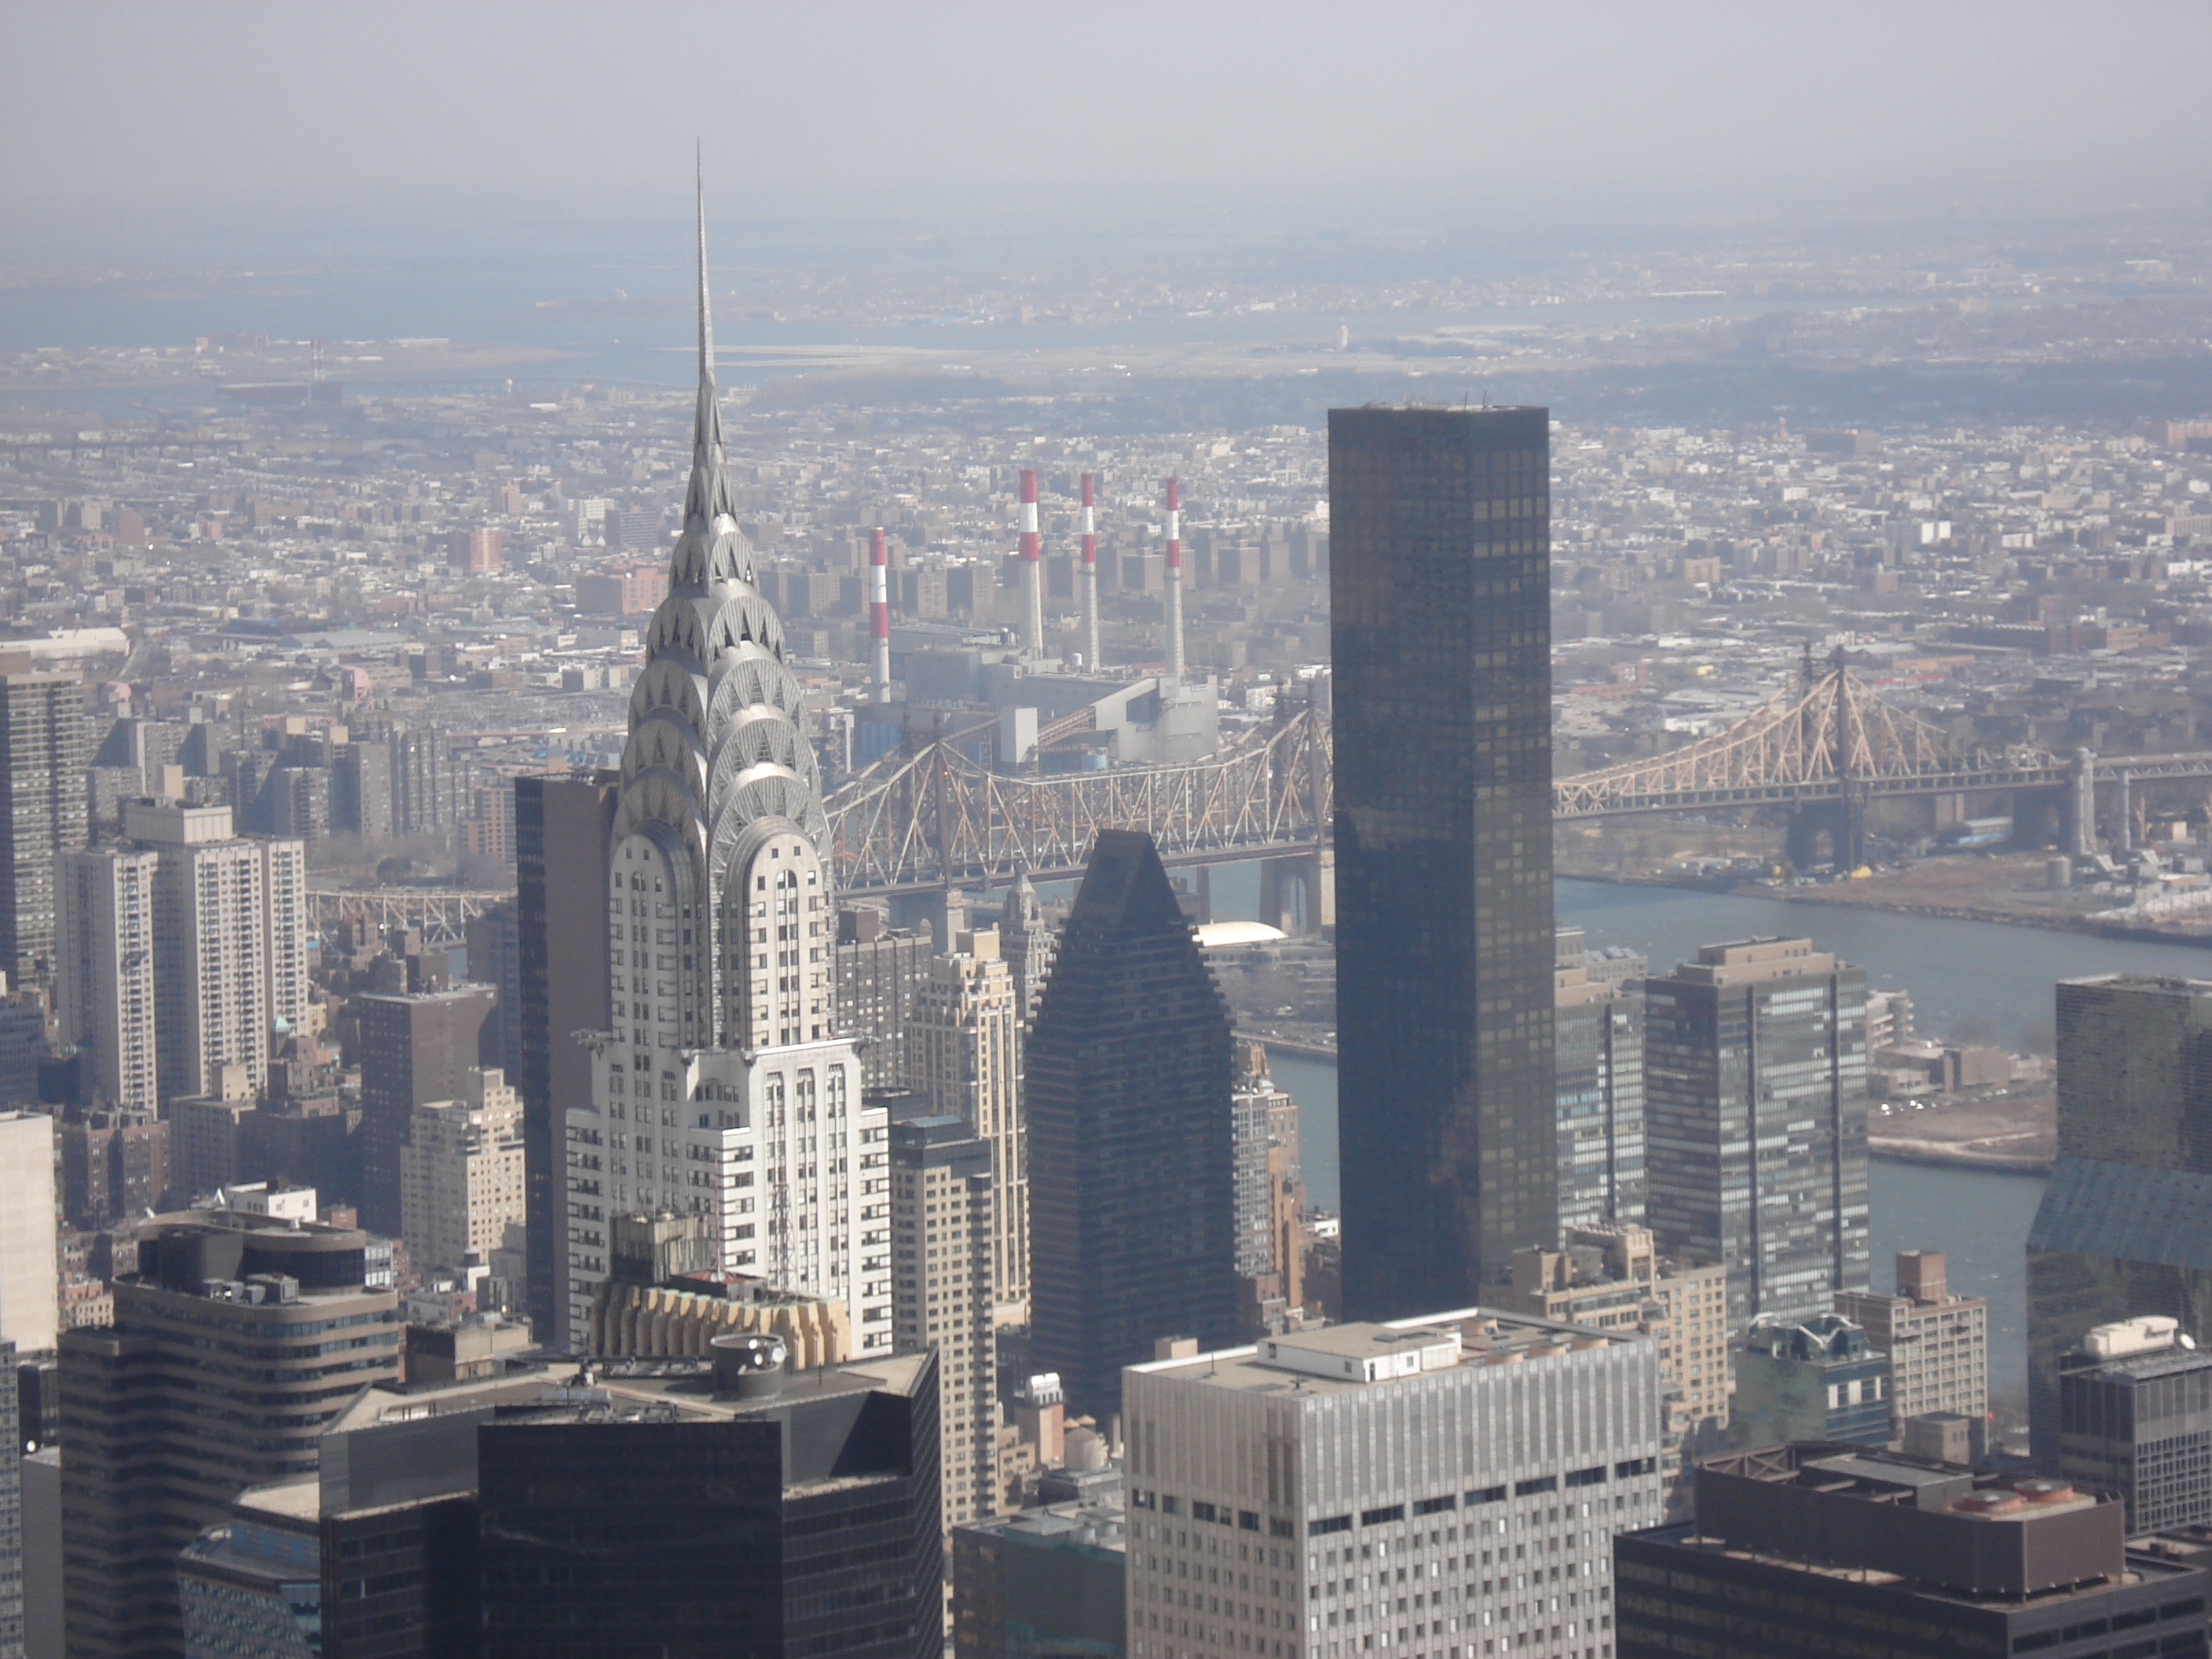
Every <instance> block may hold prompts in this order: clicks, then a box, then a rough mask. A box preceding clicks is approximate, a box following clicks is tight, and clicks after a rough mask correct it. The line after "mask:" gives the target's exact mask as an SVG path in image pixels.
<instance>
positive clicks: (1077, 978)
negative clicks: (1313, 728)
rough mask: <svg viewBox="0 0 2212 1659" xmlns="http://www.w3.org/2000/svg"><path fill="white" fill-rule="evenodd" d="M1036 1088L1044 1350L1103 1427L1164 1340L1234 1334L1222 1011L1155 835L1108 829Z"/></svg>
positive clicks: (1033, 1237)
mask: <svg viewBox="0 0 2212 1659" xmlns="http://www.w3.org/2000/svg"><path fill="white" fill-rule="evenodd" d="M1028 1085H1029V1099H1028V1106H1029V1125H1030V1158H1029V1164H1030V1328H1031V1336H1032V1343H1033V1357H1034V1361H1035V1364H1036V1368H1037V1370H1040V1371H1057V1372H1059V1373H1060V1381H1061V1383H1062V1385H1063V1386H1064V1387H1065V1388H1066V1391H1067V1395H1068V1399H1069V1401H1070V1402H1071V1404H1072V1405H1073V1407H1074V1408H1075V1409H1076V1410H1079V1411H1085V1412H1090V1413H1094V1414H1096V1415H1097V1417H1098V1418H1099V1419H1100V1420H1101V1421H1102V1422H1103V1420H1104V1419H1105V1417H1106V1415H1107V1413H1111V1412H1115V1411H1118V1410H1119V1409H1120V1408H1121V1367H1122V1366H1124V1365H1127V1364H1139V1363H1141V1362H1144V1361H1146V1360H1149V1359H1151V1358H1152V1357H1153V1344H1154V1343H1155V1342H1157V1341H1158V1340H1159V1339H1161V1338H1162V1337H1171V1336H1190V1337H1196V1338H1197V1339H1198V1340H1199V1342H1200V1346H1201V1347H1205V1348H1213V1347H1219V1346H1226V1345H1228V1344H1230V1343H1232V1342H1234V1341H1236V1340H1237V1336H1238V1329H1237V1261H1236V1235H1235V1215H1236V1187H1235V1176H1234V1173H1233V1170H1232V1162H1231V1104H1230V1097H1231V1092H1232V1074H1231V1054H1230V1018H1229V1008H1228V1005H1227V1004H1226V1003H1225V1001H1224V1000H1222V996H1221V993H1220V991H1219V990H1218V988H1217V987H1216V986H1215V984H1214V982H1213V975H1212V970H1211V969H1208V968H1207V967H1206V960H1205V957H1203V955H1202V954H1201V953H1200V950H1199V945H1198V941H1197V939H1195V938H1194V936H1193V935H1192V933H1191V929H1190V924H1189V923H1188V921H1187V920H1186V919H1185V918H1184V916H1183V914H1182V907H1181V906H1180V905H1179V904H1178V903H1177V902H1176V895H1175V890H1174V888H1173V887H1171V886H1170V885H1169V883H1168V876H1167V872H1166V870H1165V869H1164V868H1163V867H1162V866H1161V864H1160V855H1159V852H1158V848H1155V847H1154V846H1153V845H1152V838H1151V837H1150V836H1145V835H1141V834H1139V833H1137V832H1135V831H1133V830H1127V829H1107V830H1102V831H1100V832H1099V836H1098V839H1097V843H1096V844H1095V845H1094V847H1093V848H1092V849H1091V866H1090V868H1089V870H1088V871H1087V872H1085V875H1084V878H1083V886H1082V889H1081V890H1079V892H1078V893H1077V894H1076V896H1075V908H1074V909H1073V911H1072V912H1070V914H1069V915H1068V918H1067V925H1066V931H1065V932H1064V933H1062V934H1061V935H1060V951H1059V956H1058V958H1057V960H1056V961H1055V962H1054V964H1053V969H1052V976H1051V978H1050V979H1049V980H1048V981H1046V983H1045V987H1044V991H1043V994H1042V997H1041V998H1040V999H1039V1001H1038V1005H1037V1012H1036V1024H1035V1026H1034V1027H1033V1028H1032V1029H1031V1030H1030V1038H1029V1048H1028Z"/></svg>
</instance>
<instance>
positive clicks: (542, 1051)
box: [508, 772, 620, 1347]
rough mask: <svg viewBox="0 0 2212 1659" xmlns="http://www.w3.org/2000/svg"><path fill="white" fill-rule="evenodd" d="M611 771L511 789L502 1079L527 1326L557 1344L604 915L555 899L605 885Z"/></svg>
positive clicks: (563, 1315) (524, 782)
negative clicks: (510, 964)
mask: <svg viewBox="0 0 2212 1659" xmlns="http://www.w3.org/2000/svg"><path fill="white" fill-rule="evenodd" d="M619 793H620V790H619V788H618V787H617V777H616V775H614V774H613V773H611V772H602V773H599V774H598V775H575V776H562V777H526V778H517V779H516V780H515V781H514V875H515V974H516V984H517V996H516V1003H515V1006H516V1011H517V1012H516V1018H515V1022H514V1024H513V1028H512V1029H513V1036H514V1039H515V1042H516V1043H517V1045H518V1050H519V1052H518V1056H517V1058H515V1059H514V1060H511V1061H510V1062H509V1064H510V1066H511V1067H512V1068H513V1069H512V1070H511V1071H510V1073H509V1075H508V1080H509V1081H510V1082H512V1083H513V1085H514V1089H515V1092H516V1093H517V1094H519V1095H520V1096H521V1097H522V1142H523V1155H524V1164H525V1175H524V1203H525V1208H526V1210H527V1212H528V1216H529V1219H528V1222H527V1224H526V1231H527V1237H526V1240H525V1249H526V1250H527V1252H528V1260H529V1264H530V1285H529V1291H528V1293H527V1300H528V1304H529V1312H530V1323H531V1326H532V1329H534V1330H535V1331H536V1332H537V1334H538V1337H539V1339H540V1340H543V1341H544V1342H546V1343H549V1344H550V1345H552V1346H555V1347H560V1346H565V1345H566V1344H567V1342H568V1339H569V1335H570V1333H569V1330H568V1297H567V1296H566V1295H565V1294H564V1293H563V1291H562V1285H563V1283H564V1276H565V1274H566V1272H567V1266H568V1114H569V1113H570V1112H571V1111H574V1110H576V1109H588V1108H589V1107H590V1105H591V1103H592V1058H593V1057H592V1051H591V1050H590V1049H589V1048H586V1047H585V1046H584V1044H582V1043H581V1042H578V1041H577V1040H576V1035H575V1034H576V1033H577V1032H579V1031H586V1030H596V1029H597V1028H598V1027H599V1026H600V1025H601V1024H603V1023H604V1022H605V1019H606V1012H607V1008H608V1006H609V1003H610V1001H611V998H612V995H613V993H612V992H611V990H610V989H609V984H610V981H609V980H608V976H607V975H608V969H607V953H608V945H607V913H606V912H605V911H604V910H602V909H601V908H599V906H598V905H596V904H571V903H568V902H565V900H566V896H567V894H568V884H570V883H572V882H573V883H574V884H576V885H577V886H578V888H582V887H583V886H584V885H586V884H587V883H588V884H589V886H590V888H591V890H592V891H594V892H597V891H599V890H600V889H601V888H604V887H605V885H606V884H607V882H608V874H607V858H608V854H609V851H610V846H611V842H612V840H613V836H614V821H615V799H616V797H617V794H619Z"/></svg>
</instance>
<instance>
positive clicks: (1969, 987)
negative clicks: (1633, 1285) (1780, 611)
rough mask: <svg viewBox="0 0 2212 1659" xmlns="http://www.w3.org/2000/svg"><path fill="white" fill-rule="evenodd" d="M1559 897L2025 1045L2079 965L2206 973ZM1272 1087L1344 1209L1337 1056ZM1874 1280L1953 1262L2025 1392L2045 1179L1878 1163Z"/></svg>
mask: <svg viewBox="0 0 2212 1659" xmlns="http://www.w3.org/2000/svg"><path fill="white" fill-rule="evenodd" d="M1259 885H1260V883H1259V866H1258V865H1256V864H1249V863H1248V864H1233V865H1218V866H1215V867H1214V871H1213V874H1212V885H1211V892H1210V897H1211V901H1212V914H1213V915H1214V917H1215V919H1216V920H1218V921H1231V920H1237V919H1242V918H1250V917H1253V916H1255V915H1257V914H1258V910H1259ZM1553 903H1554V908H1555V911H1556V914H1557V916H1558V919H1559V925H1560V926H1562V927H1582V928H1584V929H1585V930H1587V932H1588V933H1589V942H1590V944H1591V945H1593V946H1599V945H1624V946H1626V947H1627V948H1628V949H1630V950H1632V951H1640V952H1642V953H1643V954H1644V955H1645V956H1648V957H1650V959H1651V963H1652V966H1653V968H1654V969H1656V970H1657V971H1660V972H1662V973H1663V972H1665V971H1666V970H1667V969H1668V968H1670V967H1672V966H1673V964H1674V963H1676V962H1678V961H1680V960H1681V959H1683V958H1684V957H1690V956H1692V955H1694V954H1695V953H1696V951H1697V948H1698V946H1699V945H1708V944H1712V943H1716V942H1717V941H1720V940H1723V939H1745V938H1748V937H1751V936H1753V935H1757V934H1776V933H1779V934H1784V935H1789V936H1797V937H1808V938H1810V939H1813V940H1814V942H1815V943H1817V944H1819V945H1821V946H1822V947H1823V948H1825V949H1830V950H1833V951H1838V952H1840V953H1841V954H1842V955H1843V956H1844V958H1845V959H1846V960H1848V961H1851V962H1856V963H1861V964H1862V965H1863V966H1864V967H1865V969H1867V975H1868V978H1869V982H1870V983H1872V984H1874V985H1876V986H1881V987H1903V988H1905V990H1907V991H1910V992H1911V994H1912V1002H1913V1008H1914V1011H1915V1014H1916V1017H1917V1020H1918V1024H1919V1028H1920V1030H1921V1031H1922V1032H1923V1033H1924V1034H1927V1035H1930V1036H1938V1037H1942V1036H1950V1035H1954V1034H1956V1033H1958V1032H1960V1031H1961V1030H1969V1031H1977V1030H1978V1032H1979V1033H1982V1034H1991V1033H1993V1034H1994V1035H1995V1036H1996V1040H1997V1041H1998V1042H2002V1044H2004V1045H2005V1046H2006V1047H2008V1048H2009V1047H2016V1046H2018V1044H2019V1042H2020V1038H2021V1031H2022V1029H2023V1028H2032V1027H2040V1028H2042V1029H2043V1030H2045V1032H2047V1031H2048V1030H2049V1029H2050V1027H2051V1023H2052V1009H2051V1001H2052V994H2051V987H2052V986H2053V985H2055V984H2056V983H2057V981H2059V980H2062V979H2073V978H2078V977H2080V976H2081V975H2085V974H2101V973H2138V974H2172V975H2185V976H2188V977H2191V978H2198V977H2212V950H2200V949H2197V948H2196V947H2193V946H2191V945H2156V944H2148V943H2137V942H2135V941H2132V940H2119V939H2094V938H2091V937H2089V936H2088V935H2086V934H2080V933H2058V932H2054V931H2051V930H2048V929H2043V928H2034V927H2004V926H2002V925H2000V924H1998V923H1995V922H1982V921H1953V920H1950V919H1948V918H1945V917H1940V916H1916V915H1899V914H1897V913H1895V912H1892V911H1883V910H1861V909H1845V908H1834V907H1830V906H1825V905H1813V904H1793V903H1791V902H1789V901H1788V900H1786V899H1771V898H1738V897H1734V896H1727V895H1723V894H1717V893H1700V892H1693V891H1689V890H1684V889H1680V888H1671V887H1623V886H1616V885H1613V884H1610V883H1606V882H1592V881H1574V880H1561V881H1559V882H1558V883H1556V884H1554V887H1553ZM1272 1065H1273V1073H1274V1078H1275V1082H1276V1084H1277V1085H1278V1086H1279V1087H1280V1088H1283V1089H1285V1090H1286V1091H1289V1093H1290V1094H1291V1097H1293V1098H1295V1099H1296V1100H1297V1103H1298V1123H1299V1137H1300V1142H1301V1146H1300V1155H1301V1159H1302V1163H1303V1165H1304V1174H1305V1182H1306V1192H1307V1195H1308V1198H1309V1200H1310V1202H1312V1203H1313V1204H1315V1205H1316V1206H1320V1207H1321V1208H1322V1209H1326V1210H1334V1209H1335V1208H1337V1206H1338V1203H1339V1185H1338V1179H1337V1155H1336V1115H1337V1094H1336V1066H1335V1065H1334V1062H1332V1061H1328V1060H1310V1059H1307V1058H1305V1057H1304V1056H1302V1055H1297V1054H1276V1055H1275V1056H1274V1057H1273V1062H1272ZM1871 1185H1872V1188H1873V1197H1872V1201H1873V1212H1874V1213H1873V1235H1874V1237H1873V1247H1874V1283H1875V1288H1877V1289H1887V1288H1888V1286H1889V1284H1890V1258H1891V1257H1892V1256H1893V1255H1894V1254H1895V1253H1896V1252H1897V1251H1899V1250H1905V1249H1933V1250H1942V1251H1943V1252H1945V1253H1946V1254H1947V1255H1948V1256H1949V1258H1950V1261H1949V1268H1950V1276H1951V1283H1952V1284H1953V1285H1954V1286H1956V1287H1957V1288H1959V1289H1960V1291H1964V1292H1966V1293H1968V1294H1972V1295H1978V1296H1985V1297H1988V1298H1989V1301H1990V1388H1991V1389H1992V1391H1993V1392H1994V1393H1995V1394H1996V1395H1997V1396H1998V1397H1999V1398H2001V1399H2002V1398H2008V1397H2009V1398H2014V1399H2017V1398H2019V1397H2021V1395H2022V1394H2023V1393H2024V1390H2025V1382H2024V1377H2025V1374H2026V1354H2025V1346H2026V1332H2027V1284H2026V1274H2027V1229H2028V1225H2029V1224H2030V1223H2031V1222H2033V1220H2034V1218H2035V1209H2036V1206H2037V1204H2038V1203H2039V1201H2040V1200H2041V1198H2042V1195H2043V1179H2042V1177H2041V1176H2021V1175H1997V1174H1992V1173H1990V1172H1987V1171H1984V1170H1945V1169H1937V1168H1931V1167H1928V1166H1924V1165H1919V1164H1897V1163H1892V1162H1890V1161H1888V1160H1887V1159H1882V1158H1877V1159H1875V1161H1874V1167H1873V1174H1872V1180H1871Z"/></svg>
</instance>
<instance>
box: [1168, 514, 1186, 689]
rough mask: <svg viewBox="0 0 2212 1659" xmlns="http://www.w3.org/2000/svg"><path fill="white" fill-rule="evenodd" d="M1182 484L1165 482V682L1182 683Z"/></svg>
mask: <svg viewBox="0 0 2212 1659" xmlns="http://www.w3.org/2000/svg"><path fill="white" fill-rule="evenodd" d="M1167 531H1168V678H1170V680H1174V681H1176V682H1177V683H1178V684H1180V683H1181V682H1182V480H1181V479H1180V478H1170V479H1169V480H1168V523H1167Z"/></svg>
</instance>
